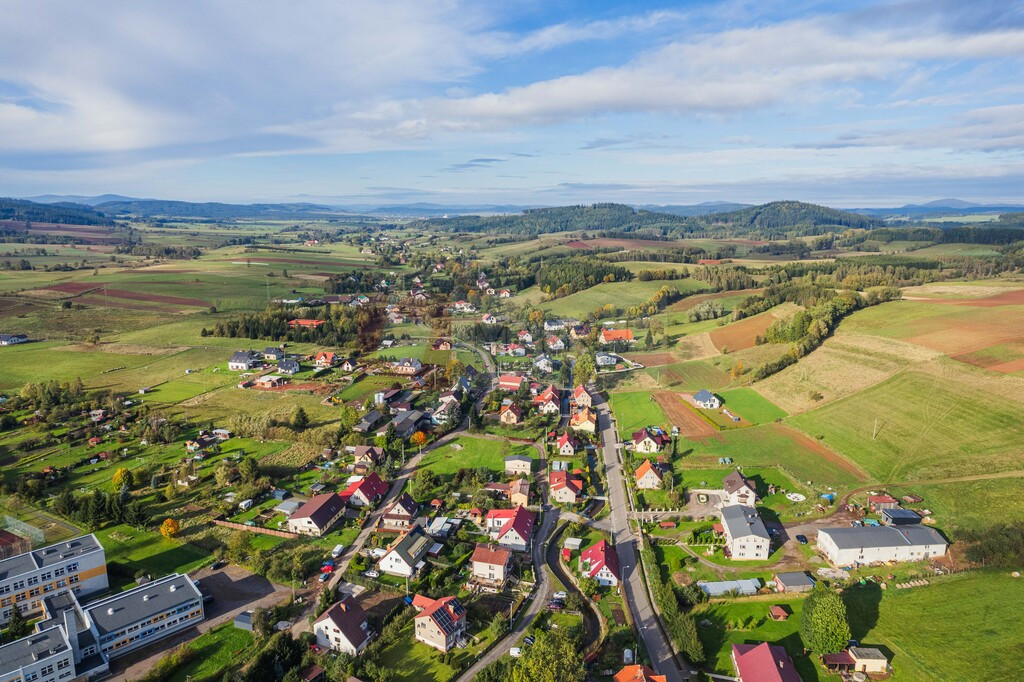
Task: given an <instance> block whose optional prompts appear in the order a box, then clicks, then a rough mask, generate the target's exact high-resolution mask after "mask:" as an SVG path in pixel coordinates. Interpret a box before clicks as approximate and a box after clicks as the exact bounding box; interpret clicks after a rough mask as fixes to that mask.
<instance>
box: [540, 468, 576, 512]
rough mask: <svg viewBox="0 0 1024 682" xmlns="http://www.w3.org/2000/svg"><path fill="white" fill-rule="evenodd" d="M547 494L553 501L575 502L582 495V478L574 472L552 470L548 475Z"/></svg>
mask: <svg viewBox="0 0 1024 682" xmlns="http://www.w3.org/2000/svg"><path fill="white" fill-rule="evenodd" d="M548 494H549V495H551V499H553V500H554V501H555V502H562V503H563V504H576V502H578V501H579V498H580V497H582V496H583V479H582V478H580V477H579V476H577V475H576V473H575V472H573V473H569V472H568V471H552V472H551V473H550V474H549V475H548Z"/></svg>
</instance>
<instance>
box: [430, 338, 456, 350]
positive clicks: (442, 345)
mask: <svg viewBox="0 0 1024 682" xmlns="http://www.w3.org/2000/svg"><path fill="white" fill-rule="evenodd" d="M430 347H431V348H433V349H434V350H451V349H452V342H451V341H449V340H448V339H438V340H437V341H434V343H433V344H431V346H430Z"/></svg>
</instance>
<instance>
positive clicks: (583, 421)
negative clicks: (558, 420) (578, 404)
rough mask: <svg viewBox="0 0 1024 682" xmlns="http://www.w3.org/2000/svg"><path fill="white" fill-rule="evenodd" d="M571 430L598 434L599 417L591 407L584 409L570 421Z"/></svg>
mask: <svg viewBox="0 0 1024 682" xmlns="http://www.w3.org/2000/svg"><path fill="white" fill-rule="evenodd" d="M569 428H571V429H572V430H573V431H583V432H585V433H596V432H597V415H596V414H594V412H593V411H592V410H591V409H590V408H589V407H584V408H583V409H582V410H580V411H579V412H577V413H576V414H574V415H573V416H572V418H571V419H570V420H569Z"/></svg>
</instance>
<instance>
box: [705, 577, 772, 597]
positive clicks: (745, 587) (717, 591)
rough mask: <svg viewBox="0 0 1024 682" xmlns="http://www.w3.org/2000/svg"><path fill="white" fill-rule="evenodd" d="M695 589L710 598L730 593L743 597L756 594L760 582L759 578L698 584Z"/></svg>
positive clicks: (759, 587)
mask: <svg viewBox="0 0 1024 682" xmlns="http://www.w3.org/2000/svg"><path fill="white" fill-rule="evenodd" d="M697 587H699V588H700V589H702V590H704V592H706V593H707V594H708V596H711V597H720V596H722V595H723V594H729V593H730V592H736V593H738V594H743V595H751V594H757V591H758V590H759V589H761V580H760V579H759V578H749V579H744V580H720V581H717V582H698V583H697Z"/></svg>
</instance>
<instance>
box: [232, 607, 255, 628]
mask: <svg viewBox="0 0 1024 682" xmlns="http://www.w3.org/2000/svg"><path fill="white" fill-rule="evenodd" d="M234 625H235V627H236V628H238V629H239V630H245V631H246V632H252V611H242V612H241V613H240V614H238V615H237V616H235V621H234Z"/></svg>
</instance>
